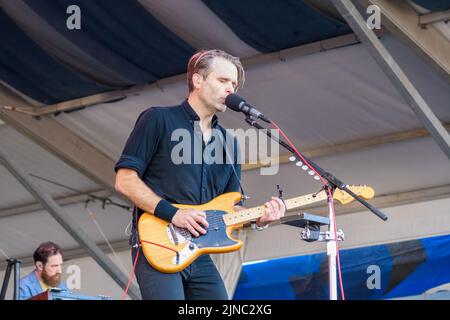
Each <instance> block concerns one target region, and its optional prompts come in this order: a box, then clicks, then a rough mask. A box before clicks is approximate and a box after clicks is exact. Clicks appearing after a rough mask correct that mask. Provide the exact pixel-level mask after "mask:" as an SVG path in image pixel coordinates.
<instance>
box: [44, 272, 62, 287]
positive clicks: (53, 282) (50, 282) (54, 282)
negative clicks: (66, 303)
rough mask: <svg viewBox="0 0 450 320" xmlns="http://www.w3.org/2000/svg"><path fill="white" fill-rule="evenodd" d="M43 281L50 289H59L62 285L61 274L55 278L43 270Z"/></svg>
mask: <svg viewBox="0 0 450 320" xmlns="http://www.w3.org/2000/svg"><path fill="white" fill-rule="evenodd" d="M41 277H42V281H43V282H44V283H45V284H46V285H47V286H49V287H52V288H57V287H59V284H60V283H61V273H57V274H55V275H53V276H49V275H48V274H47V272H45V270H42V274H41Z"/></svg>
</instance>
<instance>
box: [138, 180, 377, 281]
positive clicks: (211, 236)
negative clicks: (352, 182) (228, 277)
mask: <svg viewBox="0 0 450 320" xmlns="http://www.w3.org/2000/svg"><path fill="white" fill-rule="evenodd" d="M348 188H349V189H350V190H351V191H353V192H354V193H355V194H357V195H358V196H360V197H362V198H364V199H371V198H373V196H374V194H375V192H374V190H373V189H372V188H371V187H368V186H349V187H348ZM333 198H334V199H336V200H338V201H339V202H341V203H342V204H347V203H349V202H351V201H353V200H354V199H353V197H352V196H350V195H349V194H348V193H346V192H344V191H342V190H339V189H336V190H335V191H334V194H333ZM241 199H242V195H241V194H240V193H239V192H229V193H225V194H223V195H220V196H218V197H216V198H214V199H213V200H211V201H210V202H208V203H205V204H202V205H183V204H174V206H175V207H177V208H179V209H186V208H192V209H198V210H203V211H204V212H205V213H206V220H207V221H208V225H209V226H208V228H207V232H206V234H203V235H202V234H201V235H200V236H199V237H197V238H196V237H194V236H192V234H191V233H190V232H189V231H188V230H187V229H184V228H179V227H177V226H175V225H173V224H172V223H169V222H167V221H165V220H163V219H159V218H157V217H155V216H154V215H153V214H151V213H148V212H146V213H144V214H142V215H141V217H140V218H139V222H138V232H139V238H140V241H141V245H142V251H143V252H144V256H145V257H146V258H147V261H148V262H149V263H150V264H151V265H152V266H153V267H154V268H155V269H156V270H158V271H161V272H165V273H175V272H179V271H181V270H183V269H184V268H186V267H187V266H189V265H190V264H191V263H192V262H193V261H194V260H195V259H196V258H198V257H199V256H200V255H202V254H209V253H225V252H231V251H236V250H239V249H240V248H241V247H242V245H243V242H242V241H241V240H236V239H234V238H232V237H231V232H232V231H233V230H235V229H238V228H241V227H242V226H243V224H244V223H246V222H249V221H252V220H256V219H257V218H259V217H261V216H262V215H263V214H264V212H265V208H266V207H265V206H264V205H263V206H258V207H254V208H250V209H244V210H241V211H234V209H233V207H234V205H235V204H236V203H238V202H239V201H241ZM326 199H327V194H326V192H325V191H323V190H322V191H321V192H319V193H316V194H313V193H312V194H308V195H304V196H300V197H296V198H291V199H288V200H285V204H286V208H287V210H290V209H295V208H298V207H302V206H305V205H308V204H311V203H314V202H318V201H322V200H326Z"/></svg>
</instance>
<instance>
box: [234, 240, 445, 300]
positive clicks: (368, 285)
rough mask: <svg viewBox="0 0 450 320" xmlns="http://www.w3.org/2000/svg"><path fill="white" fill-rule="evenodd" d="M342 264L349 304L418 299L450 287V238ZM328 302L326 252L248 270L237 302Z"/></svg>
mask: <svg viewBox="0 0 450 320" xmlns="http://www.w3.org/2000/svg"><path fill="white" fill-rule="evenodd" d="M340 260H341V268H342V280H343V286H344V289H345V291H344V293H345V297H346V299H349V300H360V299H364V300H373V299H392V298H398V297H404V296H412V295H418V294H422V293H424V292H425V291H427V290H430V289H432V288H434V287H438V286H441V285H442V284H446V283H449V282H450V274H449V273H448V265H449V263H450V235H445V236H437V237H430V238H424V239H416V240H410V241H403V242H397V243H391V244H385V245H377V246H370V247H364V248H357V249H348V250H341V252H340ZM376 273H378V275H379V285H378V284H377V280H375V278H374V277H375V276H376ZM338 291H339V290H338ZM338 294H339V297H340V292H338ZM328 297H329V287H328V256H327V255H326V253H320V254H314V255H307V256H296V257H288V258H282V259H274V260H269V261H264V262H260V263H254V264H248V265H244V266H243V268H242V273H241V276H240V278H239V282H238V285H237V288H236V291H235V294H234V299H236V300H242V299H286V300H316V299H317V300H318V299H321V300H326V299H328Z"/></svg>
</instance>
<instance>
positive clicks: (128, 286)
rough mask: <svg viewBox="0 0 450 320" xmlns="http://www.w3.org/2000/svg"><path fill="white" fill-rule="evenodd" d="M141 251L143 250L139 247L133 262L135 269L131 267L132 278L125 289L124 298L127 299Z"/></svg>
mask: <svg viewBox="0 0 450 320" xmlns="http://www.w3.org/2000/svg"><path fill="white" fill-rule="evenodd" d="M140 251H141V250H140V249H139V248H138V249H137V253H136V258H135V259H134V263H133V269H131V273H130V278H129V279H128V284H127V288H126V289H125V292H124V293H123V296H122V300H125V297H126V296H127V293H128V289H130V285H131V279H133V275H134V270H135V269H136V263H137V261H138V258H139V252H140Z"/></svg>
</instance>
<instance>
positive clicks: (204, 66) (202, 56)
mask: <svg viewBox="0 0 450 320" xmlns="http://www.w3.org/2000/svg"><path fill="white" fill-rule="evenodd" d="M214 58H222V59H225V60H227V61H230V62H231V63H232V64H234V65H235V66H236V69H237V72H238V79H237V85H236V88H235V89H236V91H237V90H238V89H239V88H242V86H243V84H244V81H245V72H244V68H243V67H242V63H241V61H240V60H239V58H237V57H234V56H232V55H231V54H229V53H226V52H225V51H223V50H219V49H212V50H206V49H202V50H200V51H197V52H196V53H195V54H194V55H193V56H192V57H191V58H190V59H189V62H188V66H187V80H188V87H189V92H192V91H193V90H194V84H193V83H192V76H193V75H194V73H198V74H200V75H202V76H203V78H206V77H207V76H208V75H209V73H210V66H211V62H212V60H213V59H214Z"/></svg>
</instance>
